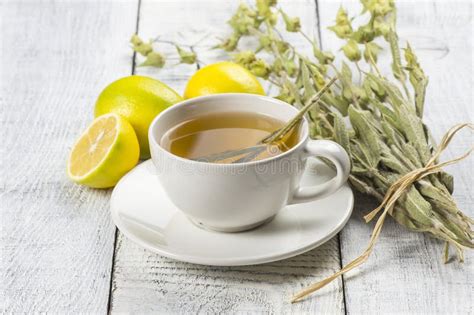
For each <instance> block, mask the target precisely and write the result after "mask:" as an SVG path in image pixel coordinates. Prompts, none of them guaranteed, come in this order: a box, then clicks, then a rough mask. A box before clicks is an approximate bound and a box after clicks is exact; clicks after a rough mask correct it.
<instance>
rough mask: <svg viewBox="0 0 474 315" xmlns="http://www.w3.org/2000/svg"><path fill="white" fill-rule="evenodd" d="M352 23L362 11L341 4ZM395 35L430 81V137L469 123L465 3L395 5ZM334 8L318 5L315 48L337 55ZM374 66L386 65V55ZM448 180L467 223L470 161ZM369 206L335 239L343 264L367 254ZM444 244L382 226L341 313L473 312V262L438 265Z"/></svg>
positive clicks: (359, 201) (455, 147) (361, 206)
mask: <svg viewBox="0 0 474 315" xmlns="http://www.w3.org/2000/svg"><path fill="white" fill-rule="evenodd" d="M342 3H343V6H344V7H347V8H349V11H350V12H351V13H352V16H353V15H356V14H358V13H359V12H360V11H361V7H360V6H359V4H358V2H354V1H342ZM397 4H398V8H399V10H398V11H399V12H398V25H399V27H398V28H399V34H400V37H401V39H402V40H409V41H410V43H411V44H412V46H413V47H414V48H415V49H416V51H417V53H418V56H419V59H420V62H421V64H422V67H423V68H424V69H425V72H426V73H427V74H428V75H429V77H430V84H429V88H428V91H427V99H426V106H425V110H426V116H425V117H426V122H427V123H428V125H429V126H430V127H431V130H432V131H433V133H434V136H435V137H436V138H437V139H440V138H441V136H442V135H443V133H444V132H445V131H446V130H447V129H448V128H449V127H451V126H452V125H454V124H455V123H458V122H464V121H472V119H473V111H472V104H473V94H472V89H473V81H472V70H473V68H472V65H473V63H472V55H473V46H472V30H473V24H472V23H473V22H472V2H469V1H461V2H455V3H454V2H447V1H435V2H428V1H417V2H409V1H401V2H397ZM339 5H340V2H337V3H334V2H331V1H319V12H320V17H321V29H322V33H323V36H322V37H323V38H322V43H323V47H324V48H325V49H329V50H332V51H336V50H337V49H339V47H340V46H341V41H340V40H337V39H335V35H333V34H332V33H330V32H328V31H326V28H327V27H328V26H329V25H333V20H334V18H335V16H336V11H337V9H338V8H339ZM381 58H388V53H386V54H384V56H382V57H381ZM472 143H473V136H472V134H471V135H469V133H468V132H464V133H462V135H459V136H458V138H457V139H456V140H455V141H454V142H453V144H452V145H451V146H450V148H449V149H448V150H447V151H446V153H445V155H444V157H443V158H445V159H448V158H452V157H454V156H456V155H460V154H461V153H462V152H464V151H465V150H466V149H467V148H468V147H469V146H470V145H472ZM448 170H449V171H450V172H451V173H452V174H453V175H454V178H455V193H454V195H455V198H456V200H457V201H458V204H459V206H460V208H461V209H463V210H464V211H465V212H466V213H468V214H470V216H471V217H472V216H473V215H474V212H473V210H474V209H473V206H474V199H473V195H472V186H473V184H474V183H473V179H472V178H473V175H474V173H473V170H474V162H473V159H472V158H470V159H469V160H465V161H463V162H461V164H459V165H455V166H452V167H449V169H448ZM375 206H376V203H374V202H373V201H371V200H369V199H367V198H366V197H364V196H359V197H358V198H356V208H355V210H354V214H353V216H352V219H351V221H350V222H349V224H348V225H347V227H346V228H345V229H344V230H343V231H342V233H341V251H342V259H343V262H344V263H348V262H349V261H351V260H352V259H353V258H355V257H357V256H358V255H359V254H360V253H361V252H362V251H363V250H364V249H365V247H366V245H367V242H368V240H369V237H370V234H371V232H372V228H373V224H369V225H367V224H365V223H364V222H363V220H362V216H363V215H364V214H366V213H368V212H369V211H370V210H371V209H372V208H374V207H375ZM442 247H443V244H442V243H441V242H439V241H437V240H434V239H432V238H431V237H428V236H426V235H422V234H417V233H411V232H409V231H407V230H406V229H405V228H403V227H400V226H398V225H397V224H396V223H394V221H392V220H389V221H388V222H386V225H385V226H384V228H383V231H382V235H381V237H380V239H379V241H378V244H377V245H376V248H375V251H374V253H373V255H372V257H370V259H369V261H368V262H367V263H366V264H364V265H363V266H362V267H361V268H359V269H358V270H357V271H354V272H350V273H349V274H348V275H346V276H345V278H344V280H345V281H344V284H345V288H346V291H345V297H346V309H347V312H350V313H354V314H361V313H364V314H380V313H387V312H388V313H412V314H413V313H425V314H430V313H438V314H458V313H464V314H466V313H472V312H473V311H474V305H473V302H472V301H474V290H473V283H474V273H473V272H472V271H473V270H474V269H473V267H474V261H473V260H474V255H473V253H472V251H468V252H467V253H466V262H465V263H464V264H459V263H458V262H453V263H451V264H448V265H444V264H443V263H442V259H441V254H442Z"/></svg>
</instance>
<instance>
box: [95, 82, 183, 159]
mask: <svg viewBox="0 0 474 315" xmlns="http://www.w3.org/2000/svg"><path fill="white" fill-rule="evenodd" d="M181 100H182V97H181V96H180V95H179V94H178V93H176V92H175V91H174V90H173V89H171V88H170V87H169V86H167V85H166V84H164V83H162V82H160V81H158V80H155V79H152V78H148V77H143V76H138V75H132V76H128V77H125V78H122V79H119V80H117V81H115V82H113V83H111V84H110V85H109V86H107V87H106V88H105V89H104V90H103V91H102V93H101V94H100V95H99V98H98V99H97V102H96V104H95V116H96V117H98V116H100V115H104V114H107V113H116V114H119V115H121V116H123V117H125V118H126V119H127V121H128V122H130V124H131V125H132V127H133V129H135V133H136V134H137V138H138V143H139V144H140V157H141V158H142V159H146V158H149V157H150V148H149V147H148V127H149V126H150V123H151V122H152V120H153V119H154V118H155V117H156V115H158V114H159V113H161V112H162V111H163V110H164V109H166V108H168V107H169V106H171V105H173V104H175V103H177V102H180V101H181Z"/></svg>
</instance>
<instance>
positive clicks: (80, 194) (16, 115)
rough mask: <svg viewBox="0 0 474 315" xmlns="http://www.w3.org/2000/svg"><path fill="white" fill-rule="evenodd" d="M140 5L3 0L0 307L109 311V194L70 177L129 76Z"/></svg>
mask: <svg viewBox="0 0 474 315" xmlns="http://www.w3.org/2000/svg"><path fill="white" fill-rule="evenodd" d="M136 12H137V1H134V0H133V1H132V0H130V1H121V2H112V1H71V2H65V1H48V2H41V3H39V2H36V1H21V2H20V1H2V2H1V3H0V14H1V17H0V21H1V27H0V33H1V36H0V37H1V42H2V44H1V45H0V46H1V55H0V62H1V66H0V69H1V73H0V75H1V79H0V86H1V93H0V103H1V104H0V107H1V122H2V128H1V130H2V131H1V132H2V137H1V138H2V149H1V150H2V151H1V168H0V178H1V179H2V183H1V186H0V195H1V197H0V198H1V201H0V213H1V220H0V222H1V231H2V233H1V240H0V253H1V254H0V256H1V259H0V260H1V262H0V270H1V271H0V274H1V278H0V283H1V284H0V287H1V290H2V291H1V295H0V313H27V314H28V313H40V312H50V313H78V312H81V313H105V312H106V310H107V301H108V295H109V287H110V270H111V264H112V254H113V249H114V233H115V227H114V225H113V223H112V221H111V219H110V215H109V205H108V200H109V195H110V191H108V190H93V189H88V188H85V187H81V186H78V185H75V184H73V183H71V182H70V181H69V180H68V179H67V177H66V159H67V155H68V153H69V149H70V148H71V146H72V145H73V143H74V141H75V140H76V138H77V137H78V135H79V134H80V132H81V131H82V130H83V129H84V128H85V127H86V126H87V125H88V124H89V123H90V122H91V121H92V119H93V114H92V113H93V107H94V102H95V99H96V97H97V95H98V94H99V92H100V91H101V89H102V88H104V87H105V85H107V84H108V83H109V82H111V81H113V80H115V79H117V78H118V77H121V76H125V75H129V74H130V71H131V57H132V54H131V53H130V51H129V50H128V49H127V40H128V38H129V36H130V34H131V33H133V31H134V29H135V22H136Z"/></svg>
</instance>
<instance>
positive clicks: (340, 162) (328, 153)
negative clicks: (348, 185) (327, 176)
mask: <svg viewBox="0 0 474 315" xmlns="http://www.w3.org/2000/svg"><path fill="white" fill-rule="evenodd" d="M303 150H304V151H303V152H304V159H307V158H309V157H316V156H319V157H324V158H327V159H328V160H330V161H331V162H332V163H334V165H335V166H336V171H337V172H336V176H335V177H334V178H332V179H331V180H329V181H327V182H326V183H323V184H319V185H315V186H307V187H298V188H296V190H295V191H294V193H293V197H292V198H291V199H290V202H289V203H288V204H296V203H302V202H308V201H311V200H315V199H319V198H322V197H325V196H327V195H330V194H332V193H333V192H335V191H336V190H338V189H339V188H340V187H341V186H342V185H343V184H344V183H345V182H346V181H347V178H348V177H349V172H350V169H351V162H350V159H349V156H348V155H347V152H346V151H345V150H344V148H343V147H341V146H340V145H339V144H337V143H336V142H334V141H329V140H309V141H308V142H307V143H306V147H305V148H304V149H303Z"/></svg>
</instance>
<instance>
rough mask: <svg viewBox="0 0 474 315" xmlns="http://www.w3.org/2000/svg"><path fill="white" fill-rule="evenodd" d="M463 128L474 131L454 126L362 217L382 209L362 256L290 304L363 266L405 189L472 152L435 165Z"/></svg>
mask: <svg viewBox="0 0 474 315" xmlns="http://www.w3.org/2000/svg"><path fill="white" fill-rule="evenodd" d="M465 127H468V128H469V129H471V130H474V125H473V124H470V123H464V124H459V125H456V126H454V127H452V128H451V129H449V130H448V132H447V133H446V134H445V135H444V137H443V139H442V141H441V143H440V145H439V146H438V148H437V150H436V152H435V154H434V155H433V156H432V157H431V159H430V160H429V161H428V163H427V164H426V166H425V167H423V168H420V169H416V170H413V171H411V172H409V173H407V174H405V175H404V176H403V177H401V178H400V179H398V180H397V181H396V182H395V183H393V185H392V186H391V187H390V188H389V189H388V190H387V193H386V195H385V197H384V199H383V200H382V203H381V204H380V206H378V207H377V208H376V209H374V210H373V211H371V212H370V213H369V214H368V215H366V216H365V217H364V219H365V221H366V222H369V221H370V220H372V219H373V218H374V217H375V216H376V215H377V213H379V212H380V211H381V210H382V209H384V211H383V212H382V214H381V215H380V217H379V218H378V220H377V223H376V224H375V227H374V231H373V233H372V236H371V237H370V242H369V246H368V247H367V248H366V250H365V251H364V252H363V253H362V255H360V256H359V257H357V258H356V259H354V260H353V261H351V262H350V263H348V264H347V265H346V266H344V267H343V268H342V269H341V270H339V271H338V272H336V273H335V274H333V275H332V276H330V277H327V278H326V279H324V280H322V281H320V282H318V283H315V284H312V285H310V286H309V287H307V288H305V289H303V290H302V291H300V292H298V293H297V294H295V295H294V296H293V298H292V299H291V303H295V302H298V301H300V300H301V299H303V298H304V297H306V296H308V295H309V294H311V293H313V292H315V291H317V290H319V289H321V288H322V287H324V286H326V285H327V284H329V283H330V282H332V281H333V280H334V279H336V278H337V277H339V276H340V275H342V274H344V273H346V272H347V271H349V270H352V269H354V268H355V267H357V266H359V265H361V264H363V263H364V262H365V261H367V259H368V258H369V256H370V254H371V253H372V250H373V248H374V246H375V242H376V241H377V238H378V237H379V234H380V231H381V230H382V226H383V223H384V221H385V218H386V217H387V214H388V213H390V212H391V211H392V209H393V207H394V206H395V203H396V202H397V200H398V198H400V196H402V195H403V194H404V193H405V191H406V189H407V188H409V187H410V186H411V185H412V184H413V183H414V182H416V181H418V180H420V179H422V178H423V177H426V176H428V175H430V174H434V173H437V172H440V171H441V170H442V168H443V167H445V166H447V165H450V164H454V163H457V162H459V161H461V160H463V159H465V158H466V157H467V156H469V154H471V152H472V151H473V150H474V147H471V149H470V150H468V151H467V152H466V153H464V154H463V155H461V156H459V157H457V158H454V159H451V160H449V161H446V162H443V163H438V164H435V163H436V160H437V159H438V158H439V156H440V155H441V153H442V152H443V151H444V150H445V149H446V148H447V146H448V145H449V143H450V142H451V140H452V138H453V137H454V135H455V134H456V133H457V132H458V131H459V130H461V129H463V128H465ZM457 245H458V244H457Z"/></svg>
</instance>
